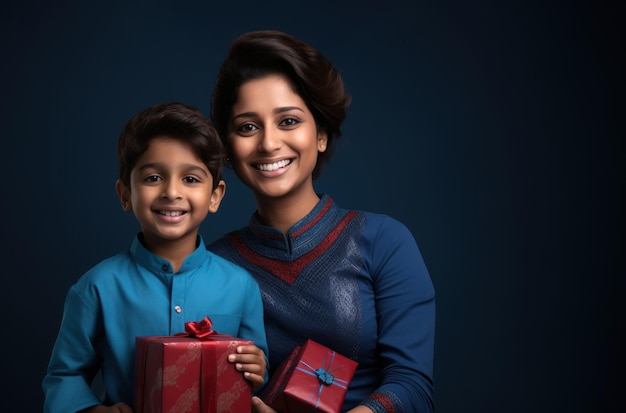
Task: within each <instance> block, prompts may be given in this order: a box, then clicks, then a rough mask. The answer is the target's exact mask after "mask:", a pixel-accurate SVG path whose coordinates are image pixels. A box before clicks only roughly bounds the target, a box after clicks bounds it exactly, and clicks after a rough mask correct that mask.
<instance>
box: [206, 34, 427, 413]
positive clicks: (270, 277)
mask: <svg viewBox="0 0 626 413" xmlns="http://www.w3.org/2000/svg"><path fill="white" fill-rule="evenodd" d="M349 103H350V97H349V96H348V94H347V93H346V92H345V90H344V86H343V80H342V78H341V75H340V74H339V72H338V71H337V70H336V68H335V66H334V65H333V64H332V63H331V62H330V61H328V60H327V59H326V58H325V57H324V56H323V55H322V54H321V53H320V52H319V51H318V50H316V49H314V48H312V47H311V46H309V45H308V44H306V43H304V42H302V41H300V40H298V39H295V38H294V37H292V36H290V35H288V34H285V33H281V32H277V31H258V32H251V33H247V34H244V35H242V36H240V37H239V38H238V39H236V40H235V42H234V43H233V44H232V46H231V49H230V51H229V54H228V56H227V58H226V59H225V61H224V62H223V63H222V66H221V68H220V73H219V75H218V77H217V80H216V83H215V88H214V94H213V97H212V108H211V118H212V121H213V123H214V125H215V127H216V128H217V130H218V132H219V134H220V136H221V138H222V139H223V141H224V143H225V145H226V147H227V151H228V158H229V162H230V165H231V166H232V167H233V169H234V171H235V173H236V174H237V176H238V177H239V178H240V179H241V180H242V181H243V182H244V183H245V185H246V186H248V187H249V188H250V189H251V190H252V192H253V194H254V197H255V200H256V204H257V210H256V212H255V213H254V214H253V216H252V218H251V220H250V223H249V225H248V226H247V227H245V228H242V229H240V230H238V231H235V232H232V233H230V234H228V235H227V236H225V237H224V238H222V239H220V240H218V241H216V242H215V243H213V244H212V245H211V246H210V247H209V249H210V250H212V251H213V252H216V253H217V254H219V255H222V256H223V257H225V258H227V259H229V260H231V261H232V262H234V263H236V264H239V265H240V266H242V267H244V268H246V269H247V270H248V271H249V272H250V273H251V274H252V275H253V276H254V277H255V279H256V280H257V282H258V283H259V286H260V288H261V292H262V296H263V304H264V311H265V326H266V332H267V340H268V346H269V357H270V374H271V373H273V371H274V370H275V369H276V367H277V366H278V365H279V364H280V362H281V361H282V360H283V359H284V358H285V357H287V356H288V355H289V353H290V352H291V350H292V349H293V348H294V346H296V345H300V344H302V343H304V341H305V340H306V339H307V338H310V339H313V340H315V341H317V342H318V343H321V344H323V345H325V346H327V347H330V348H332V349H333V350H335V351H337V352H339V353H341V354H343V355H345V356H347V357H350V358H352V359H353V360H356V361H357V362H358V363H359V365H358V369H357V371H356V373H355V375H354V378H353V380H352V382H351V383H350V387H349V389H348V392H347V395H346V398H345V402H344V405H343V408H342V411H349V412H350V413H358V412H364V413H371V412H431V411H433V408H434V406H433V380H432V372H433V346H434V329H435V293H434V288H433V285H432V282H431V280H430V276H429V274H428V271H427V269H426V266H425V265H424V261H423V259H422V257H421V254H420V251H419V249H418V246H417V244H416V243H415V240H414V239H413V237H412V235H411V234H410V232H409V231H408V229H407V228H406V227H405V226H404V225H403V224H401V223H399V222H398V221H396V220H394V219H392V218H390V217H388V216H385V215H380V214H373V213H368V212H362V211H349V210H345V209H342V208H340V207H339V206H338V205H337V204H336V203H335V202H334V201H333V200H332V198H331V197H330V196H329V195H327V194H321V195H319V194H318V193H317V192H316V191H315V189H314V186H313V181H314V179H315V178H317V177H318V176H319V174H320V171H321V169H322V167H323V165H324V163H325V162H326V161H327V159H328V158H329V156H330V155H331V152H332V148H333V145H334V144H335V141H336V139H337V138H339V136H340V135H341V131H340V125H341V123H342V121H343V120H344V118H345V115H346V109H347V107H348V105H349ZM246 351H248V350H247V349H244V352H246ZM249 351H250V352H252V349H250V350H249ZM241 356H242V354H239V355H237V356H235V358H237V357H241ZM237 360H238V359H237ZM240 367H241V368H242V369H245V366H240ZM253 404H254V407H255V409H256V411H257V412H273V410H272V409H270V408H269V407H268V406H266V405H265V404H263V402H261V401H260V400H259V399H255V400H253Z"/></svg>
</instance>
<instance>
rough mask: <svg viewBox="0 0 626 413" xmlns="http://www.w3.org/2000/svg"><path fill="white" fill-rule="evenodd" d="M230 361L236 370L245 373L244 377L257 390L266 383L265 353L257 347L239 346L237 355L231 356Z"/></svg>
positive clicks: (229, 356)
mask: <svg viewBox="0 0 626 413" xmlns="http://www.w3.org/2000/svg"><path fill="white" fill-rule="evenodd" d="M228 361H230V362H231V363H235V368H236V369H237V370H239V371H242V372H243V376H244V377H245V378H246V379H247V380H249V381H250V383H251V384H252V390H253V391H254V390H256V389H258V388H259V387H261V385H262V384H263V382H264V381H265V368H266V367H267V364H266V363H265V353H264V352H263V350H261V349H260V348H258V347H257V346H255V345H249V346H238V347H237V353H236V354H229V355H228Z"/></svg>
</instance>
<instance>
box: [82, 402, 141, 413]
mask: <svg viewBox="0 0 626 413" xmlns="http://www.w3.org/2000/svg"><path fill="white" fill-rule="evenodd" d="M80 413H133V409H131V408H130V406H129V405H127V404H126V403H115V404H114V405H113V406H104V405H100V406H92V407H89V408H87V409H85V410H81V411H80Z"/></svg>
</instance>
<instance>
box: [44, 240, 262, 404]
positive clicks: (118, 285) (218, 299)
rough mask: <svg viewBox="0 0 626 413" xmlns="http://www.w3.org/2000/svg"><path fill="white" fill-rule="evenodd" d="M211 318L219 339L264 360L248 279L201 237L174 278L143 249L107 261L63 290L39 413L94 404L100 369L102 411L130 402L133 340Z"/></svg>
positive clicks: (258, 306) (256, 303)
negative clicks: (235, 340)
mask: <svg viewBox="0 0 626 413" xmlns="http://www.w3.org/2000/svg"><path fill="white" fill-rule="evenodd" d="M205 316H209V317H210V318H211V320H212V321H213V328H214V329H215V330H216V331H217V332H218V333H221V334H229V335H232V336H235V337H240V338H243V339H248V340H252V341H254V343H255V344H256V345H257V346H258V347H260V348H262V349H263V351H265V354H268V349H267V343H266V338H265V331H264V328H263V307H262V302H261V296H260V292H259V288H258V285H257V284H256V283H255V282H254V280H253V279H252V277H250V274H248V273H247V272H246V271H245V270H243V269H241V268H239V267H237V266H235V265H233V264H232V263H230V262H228V261H226V260H224V259H222V258H220V257H218V256H216V255H214V254H213V253H211V252H210V251H207V249H206V246H205V244H204V242H203V241H202V238H199V245H198V248H197V249H196V251H195V252H194V253H192V254H191V255H190V256H189V257H187V258H186V259H185V261H184V263H183V265H182V267H181V268H180V270H179V271H178V272H177V273H173V272H172V266H171V264H170V263H169V262H168V261H167V260H165V259H163V258H161V257H158V256H156V255H154V254H152V253H151V252H149V251H148V250H147V249H145V248H144V247H143V245H142V244H141V242H140V241H139V237H137V238H136V239H135V240H134V242H133V243H132V246H131V248H130V251H129V252H125V253H120V254H117V255H115V256H113V257H110V258H108V259H106V260H104V261H102V262H101V263H99V264H97V265H96V266H94V267H93V268H92V269H91V270H89V271H88V272H87V273H85V274H84V275H83V276H82V277H81V278H80V279H79V280H78V281H77V282H76V284H74V285H73V286H72V287H71V288H70V289H69V291H68V294H67V298H66V301H65V306H64V311H63V320H62V323H61V327H60V330H59V335H58V337H57V340H56V343H55V345H54V348H53V350H52V356H51V359H50V363H49V366H48V371H47V375H46V376H45V378H44V380H43V389H44V393H45V396H46V397H45V403H44V412H59V413H61V412H62V413H69V412H76V411H78V410H81V409H84V408H86V407H89V406H92V405H94V404H100V402H101V401H100V400H98V398H97V397H96V395H95V394H94V393H93V391H92V390H91V388H90V385H89V383H91V381H92V379H93V377H94V376H95V374H96V373H97V371H98V369H99V368H101V369H102V376H103V381H104V385H105V387H106V397H105V400H104V403H105V404H109V403H113V402H120V401H123V402H126V403H128V404H130V403H131V402H132V380H133V367H134V364H133V362H134V351H135V337H136V336H153V335H174V334H177V333H180V332H184V331H185V328H184V324H185V322H187V321H200V320H202V318H203V317H205Z"/></svg>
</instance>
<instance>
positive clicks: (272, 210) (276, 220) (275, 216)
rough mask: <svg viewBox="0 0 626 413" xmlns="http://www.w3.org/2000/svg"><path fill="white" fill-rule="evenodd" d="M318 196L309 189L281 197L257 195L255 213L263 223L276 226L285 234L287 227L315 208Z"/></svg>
mask: <svg viewBox="0 0 626 413" xmlns="http://www.w3.org/2000/svg"><path fill="white" fill-rule="evenodd" d="M319 200H320V198H319V197H318V196H317V194H316V193H315V191H314V190H313V189H311V191H310V192H307V193H306V194H304V195H303V194H299V195H298V196H292V197H282V198H262V197H257V198H256V203H257V213H258V215H259V219H260V220H261V223H263V225H267V226H269V227H272V228H276V229H277V230H279V231H281V232H282V233H283V234H287V232H288V231H289V228H291V227H292V226H294V224H295V223H296V222H298V221H300V220H301V219H302V218H304V217H305V216H307V215H308V214H309V212H311V211H312V210H313V208H315V206H316V205H317V203H318V202H319Z"/></svg>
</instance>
